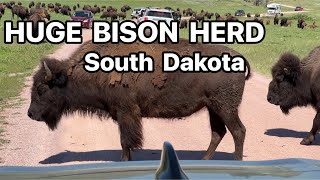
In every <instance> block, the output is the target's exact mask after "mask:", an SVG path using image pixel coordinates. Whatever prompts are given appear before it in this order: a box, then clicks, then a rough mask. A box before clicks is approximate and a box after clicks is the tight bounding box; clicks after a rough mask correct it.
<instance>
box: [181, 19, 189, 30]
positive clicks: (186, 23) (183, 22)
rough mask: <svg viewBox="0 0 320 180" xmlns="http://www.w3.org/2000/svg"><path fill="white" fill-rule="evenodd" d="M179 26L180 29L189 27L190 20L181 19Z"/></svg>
mask: <svg viewBox="0 0 320 180" xmlns="http://www.w3.org/2000/svg"><path fill="white" fill-rule="evenodd" d="M179 28H180V29H184V28H188V21H187V20H185V19H183V20H181V21H180V26H179Z"/></svg>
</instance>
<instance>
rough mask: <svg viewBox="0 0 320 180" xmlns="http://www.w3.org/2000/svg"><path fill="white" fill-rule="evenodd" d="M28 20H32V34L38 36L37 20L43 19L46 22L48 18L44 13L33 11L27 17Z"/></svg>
mask: <svg viewBox="0 0 320 180" xmlns="http://www.w3.org/2000/svg"><path fill="white" fill-rule="evenodd" d="M28 21H32V22H33V24H32V36H33V37H38V32H39V27H38V22H40V21H44V22H46V23H48V19H47V18H46V15H45V14H44V13H35V14H33V15H31V16H30V17H29V19H28Z"/></svg>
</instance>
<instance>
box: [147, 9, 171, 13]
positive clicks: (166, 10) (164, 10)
mask: <svg viewBox="0 0 320 180" xmlns="http://www.w3.org/2000/svg"><path fill="white" fill-rule="evenodd" d="M148 11H158V12H169V13H171V12H172V11H171V10H168V9H154V8H150V9H148Z"/></svg>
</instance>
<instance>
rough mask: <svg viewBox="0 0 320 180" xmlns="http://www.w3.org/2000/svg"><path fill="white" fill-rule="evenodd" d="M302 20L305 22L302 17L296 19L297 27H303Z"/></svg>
mask: <svg viewBox="0 0 320 180" xmlns="http://www.w3.org/2000/svg"><path fill="white" fill-rule="evenodd" d="M304 22H305V21H304V19H302V18H300V19H298V24H297V26H298V28H301V29H303V28H304V27H302V24H303V23H304Z"/></svg>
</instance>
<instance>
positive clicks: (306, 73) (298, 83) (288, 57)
mask: <svg viewBox="0 0 320 180" xmlns="http://www.w3.org/2000/svg"><path fill="white" fill-rule="evenodd" d="M267 100H268V101H269V102H270V103H271V104H274V105H278V106H280V109H281V110H282V112H283V113H284V114H288V113H289V111H290V110H291V109H292V108H294V107H297V106H298V107H301V106H307V105H311V106H312V107H313V108H314V109H315V110H316V111H317V114H316V116H315V118H314V120H313V126H312V129H311V131H310V133H309V134H308V135H307V136H306V137H305V138H304V139H303V140H302V141H301V143H300V144H302V145H308V144H311V143H312V141H313V140H314V139H315V135H316V133H317V132H318V130H319V128H320V46H318V47H316V48H315V49H313V50H312V51H311V52H310V53H309V55H308V56H307V57H305V58H304V59H303V60H302V61H300V59H299V57H297V56H296V55H294V54H292V53H285V54H283V55H282V56H281V57H280V58H279V60H278V62H277V63H276V64H275V65H274V66H273V67H272V81H271V82H270V84H269V92H268V95H267Z"/></svg>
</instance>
